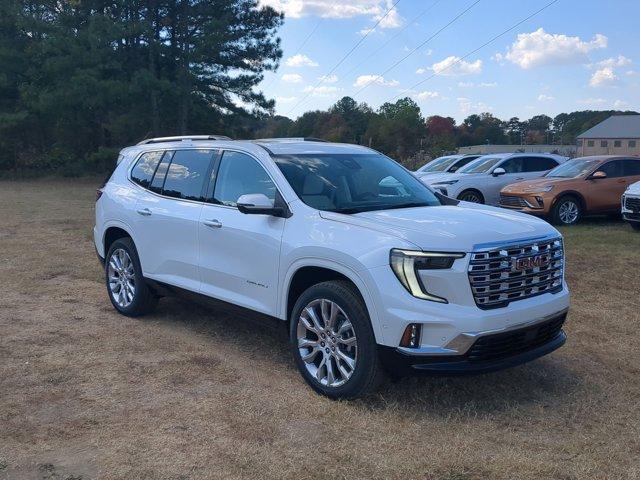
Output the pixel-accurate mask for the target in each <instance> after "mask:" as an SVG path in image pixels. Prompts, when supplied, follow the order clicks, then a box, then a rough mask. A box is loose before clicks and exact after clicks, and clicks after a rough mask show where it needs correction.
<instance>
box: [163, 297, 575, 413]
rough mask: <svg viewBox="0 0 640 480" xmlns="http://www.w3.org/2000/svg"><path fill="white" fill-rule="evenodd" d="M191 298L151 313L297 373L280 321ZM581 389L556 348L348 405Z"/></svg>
mask: <svg viewBox="0 0 640 480" xmlns="http://www.w3.org/2000/svg"><path fill="white" fill-rule="evenodd" d="M191 300H192V299H190V298H185V297H177V298H167V299H164V300H163V301H162V302H161V304H160V307H159V309H158V313H157V314H156V315H154V317H155V319H156V320H157V321H161V322H163V323H164V322H166V323H167V324H177V325H182V326H183V327H185V328H187V329H190V330H193V331H195V332H197V333H198V334H201V335H205V336H208V337H211V338H212V339H215V340H216V341H217V342H223V343H225V344H227V345H228V346H236V347H237V348H238V351H239V352H240V353H241V354H242V352H247V355H249V353H248V350H247V349H246V345H251V349H250V352H251V353H250V355H251V356H252V357H257V358H261V359H262V360H261V361H262V362H268V363H269V365H265V366H266V367H267V368H269V369H271V370H272V371H276V370H278V369H286V370H288V371H289V372H291V374H292V375H297V371H296V366H295V364H294V362H293V359H292V358H291V353H290V350H289V344H288V332H287V331H286V327H285V324H284V322H281V321H280V320H277V319H275V318H271V317H265V316H262V315H258V314H254V313H252V312H249V311H246V310H243V309H239V308H237V307H234V306H232V305H227V304H224V303H219V302H210V301H208V300H202V299H197V300H196V301H191ZM212 343H213V342H212ZM299 383H300V388H301V389H306V388H308V387H307V386H306V384H305V383H304V381H303V379H302V378H301V377H300V378H299ZM583 387H584V385H583V380H582V379H581V378H580V376H579V375H578V373H577V372H576V370H574V369H573V368H572V366H571V364H570V363H569V360H568V359H567V358H566V357H564V356H563V354H562V349H560V350H558V351H556V352H553V353H552V354H550V355H549V356H546V357H543V358H540V359H537V360H535V361H533V362H530V363H528V364H525V365H521V366H518V367H514V368H510V369H507V370H502V371H498V372H493V373H487V374H481V375H470V376H417V377H405V378H401V379H399V380H395V381H391V380H390V381H388V382H386V383H385V384H383V385H382V387H381V388H380V389H379V390H378V391H377V392H376V393H374V394H372V395H369V396H368V397H366V398H363V399H359V400H355V401H351V402H349V403H351V404H354V405H358V406H361V407H364V408H367V409H371V410H400V411H405V410H406V411H407V412H413V413H415V414H418V415H420V414H424V413H427V412H428V413H429V414H436V415H438V414H440V415H443V416H448V415H451V414H452V412H457V413H458V414H462V415H467V414H468V415H483V414H496V413H500V412H506V411H511V410H517V409H520V408H522V407H524V406H535V407H537V408H540V409H543V410H544V409H545V408H551V407H553V408H556V407H557V406H558V405H566V404H568V403H571V401H570V399H569V397H573V396H575V395H579V394H580V392H581V391H582V390H583Z"/></svg>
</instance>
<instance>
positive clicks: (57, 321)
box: [0, 180, 640, 480]
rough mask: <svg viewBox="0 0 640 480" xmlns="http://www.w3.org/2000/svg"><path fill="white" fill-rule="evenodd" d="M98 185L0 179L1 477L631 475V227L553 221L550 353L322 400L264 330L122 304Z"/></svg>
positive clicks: (639, 306) (635, 379) (636, 451)
mask: <svg viewBox="0 0 640 480" xmlns="http://www.w3.org/2000/svg"><path fill="white" fill-rule="evenodd" d="M96 184H97V182H96V181H89V180H67V181H63V180H51V181H44V180H42V181H29V182H6V181H4V182H0V479H23V478H24V479H56V480H57V479H61V480H62V479H67V480H72V479H74V480H78V479H92V478H106V479H110V478H121V479H137V478H144V479H201V478H224V479H234V478H261V479H262V478H269V479H270V478H274V479H276V478H278V479H279V478H296V479H319V478H348V479H353V478H367V479H371V478H385V479H387V478H388V479H396V478H397V479H405V478H412V479H413V478H415V479H423V480H445V479H447V480H469V479H566V480H569V479H638V478H640V348H638V345H639V344H640V333H639V330H640V273H639V272H640V234H637V233H635V232H633V231H632V230H631V228H630V227H629V226H627V225H625V224H623V223H622V222H613V221H600V222H596V221H592V222H588V223H586V224H584V225H581V226H578V227H575V228H572V229H570V230H566V231H565V232H564V233H565V235H566V249H567V253H568V267H567V275H568V282H569V285H570V287H571V288H572V295H573V296H572V310H571V313H570V315H569V320H568V323H567V326H566V331H567V333H568V336H569V339H568V342H567V344H566V346H565V347H563V348H562V349H560V350H559V351H557V352H555V353H553V354H552V355H550V356H548V357H545V358H542V359H540V360H537V361H535V362H533V363H531V364H528V365H524V366H521V367H518V368H514V369H511V370H508V371H503V372H499V373H495V374H489V375H484V376H477V377H467V378H411V379H405V380H402V381H400V382H399V383H396V384H390V385H388V386H386V387H385V388H384V389H383V390H382V391H380V392H379V393H378V394H377V395H375V396H373V397H371V398H367V399H365V400H360V401H354V402H332V401H330V400H327V399H325V398H322V397H319V396H317V395H316V394H314V393H313V392H312V391H311V390H310V389H309V388H307V387H306V386H305V384H304V383H303V381H302V379H301V377H300V376H299V375H298V373H297V372H296V371H295V367H294V365H293V362H292V361H291V360H290V357H289V354H288V351H287V345H286V335H285V333H284V331H283V329H281V328H278V326H277V325H275V322H274V325H271V324H269V325H265V326H263V325H262V324H261V323H260V322H259V321H257V319H255V318H251V316H247V317H246V318H245V317H238V316H237V315H235V314H230V313H228V312H225V311H220V310H212V309H206V308H203V307H202V306H198V305H194V304H192V303H191V302H188V301H185V300H179V299H164V300H162V301H161V302H160V307H159V309H158V310H157V313H155V314H154V315H151V316H149V317H145V318H140V319H130V318H126V317H122V316H119V315H117V314H116V313H115V311H114V310H113V308H112V306H111V305H110V303H109V300H108V299H107V295H106V292H105V288H104V285H103V281H102V272H101V269H100V266H99V264H98V262H97V260H96V257H95V255H94V251H93V245H92V241H91V228H92V225H93V218H92V215H93V199H94V191H95V187H96Z"/></svg>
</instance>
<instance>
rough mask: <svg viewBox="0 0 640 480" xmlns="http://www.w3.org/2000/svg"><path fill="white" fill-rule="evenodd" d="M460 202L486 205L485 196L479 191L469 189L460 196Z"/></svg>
mask: <svg viewBox="0 0 640 480" xmlns="http://www.w3.org/2000/svg"><path fill="white" fill-rule="evenodd" d="M458 200H462V201H463V202H471V203H484V196H483V195H482V193H480V192H479V191H478V190H473V189H469V190H464V191H463V192H462V193H461V194H460V195H458Z"/></svg>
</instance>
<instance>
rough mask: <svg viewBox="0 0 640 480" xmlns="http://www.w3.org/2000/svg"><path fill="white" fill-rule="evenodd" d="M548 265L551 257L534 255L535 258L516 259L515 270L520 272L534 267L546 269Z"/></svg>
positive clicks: (514, 262)
mask: <svg viewBox="0 0 640 480" xmlns="http://www.w3.org/2000/svg"><path fill="white" fill-rule="evenodd" d="M548 264H549V255H534V256H533V257H524V258H515V259H514V260H513V269H514V270H516V271H518V272H519V271H521V270H529V269H530V268H534V267H544V266H545V265H548Z"/></svg>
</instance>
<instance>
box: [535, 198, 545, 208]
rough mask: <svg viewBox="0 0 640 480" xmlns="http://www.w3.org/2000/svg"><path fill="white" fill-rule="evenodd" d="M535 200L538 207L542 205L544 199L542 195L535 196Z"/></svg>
mask: <svg viewBox="0 0 640 480" xmlns="http://www.w3.org/2000/svg"><path fill="white" fill-rule="evenodd" d="M536 202H538V205H539V206H540V207H544V200H543V199H542V197H536Z"/></svg>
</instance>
